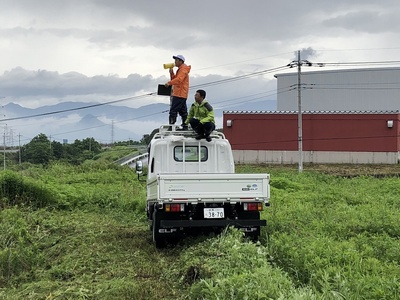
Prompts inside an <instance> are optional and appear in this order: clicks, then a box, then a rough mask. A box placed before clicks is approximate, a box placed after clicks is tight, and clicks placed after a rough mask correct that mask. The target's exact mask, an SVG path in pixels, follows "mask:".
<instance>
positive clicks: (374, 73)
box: [275, 67, 400, 111]
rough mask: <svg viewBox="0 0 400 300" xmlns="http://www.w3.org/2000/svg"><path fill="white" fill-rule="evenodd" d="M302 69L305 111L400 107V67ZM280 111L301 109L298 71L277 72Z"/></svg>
mask: <svg viewBox="0 0 400 300" xmlns="http://www.w3.org/2000/svg"><path fill="white" fill-rule="evenodd" d="M311 70H312V67H310V68H308V67H304V68H302V74H301V87H302V89H301V101H302V111H307V110H309V111H360V110H363V111H374V110H379V111H382V110H383V111H385V110H400V68H369V69H347V70H326V71H325V70H323V69H319V70H318V71H311ZM275 77H276V78H277V81H278V82H277V91H278V95H277V110H278V111H293V110H294V111H297V110H298V104H297V103H298V95H297V80H298V76H297V72H294V73H285V74H276V75H275Z"/></svg>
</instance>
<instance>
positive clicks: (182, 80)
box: [168, 64, 191, 99]
mask: <svg viewBox="0 0 400 300" xmlns="http://www.w3.org/2000/svg"><path fill="white" fill-rule="evenodd" d="M190 69H191V66H188V65H185V64H182V65H181V66H180V67H179V69H178V70H177V71H176V74H174V73H173V72H172V73H170V75H171V80H170V81H168V84H169V85H172V86H173V88H172V96H175V97H180V98H186V99H187V97H188V94H189V72H190Z"/></svg>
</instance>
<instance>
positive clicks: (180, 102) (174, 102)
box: [169, 96, 188, 124]
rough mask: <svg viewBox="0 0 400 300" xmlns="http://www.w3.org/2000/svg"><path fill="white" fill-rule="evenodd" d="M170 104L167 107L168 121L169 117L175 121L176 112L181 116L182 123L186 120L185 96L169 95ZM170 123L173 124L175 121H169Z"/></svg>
mask: <svg viewBox="0 0 400 300" xmlns="http://www.w3.org/2000/svg"><path fill="white" fill-rule="evenodd" d="M171 98H172V99H171V106H170V108H169V117H170V122H171V118H172V119H174V120H175V121H176V117H177V116H178V114H179V115H180V116H181V118H182V124H183V123H184V122H185V121H186V118H187V114H188V112H187V105H186V98H180V97H175V96H172V97H171ZM170 124H175V122H173V123H170Z"/></svg>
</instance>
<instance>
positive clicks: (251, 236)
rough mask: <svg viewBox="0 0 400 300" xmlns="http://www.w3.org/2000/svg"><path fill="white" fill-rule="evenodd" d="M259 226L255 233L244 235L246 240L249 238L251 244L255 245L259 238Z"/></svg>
mask: <svg viewBox="0 0 400 300" xmlns="http://www.w3.org/2000/svg"><path fill="white" fill-rule="evenodd" d="M260 231H261V230H260V226H257V230H256V231H255V232H251V233H247V232H246V233H245V234H244V236H245V237H246V238H249V239H250V240H251V241H252V242H254V243H256V242H258V239H259V237H260Z"/></svg>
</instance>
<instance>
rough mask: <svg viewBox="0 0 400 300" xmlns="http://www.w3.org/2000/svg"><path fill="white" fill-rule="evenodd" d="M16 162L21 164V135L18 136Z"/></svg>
mask: <svg viewBox="0 0 400 300" xmlns="http://www.w3.org/2000/svg"><path fill="white" fill-rule="evenodd" d="M18 160H19V164H21V134H18Z"/></svg>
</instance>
